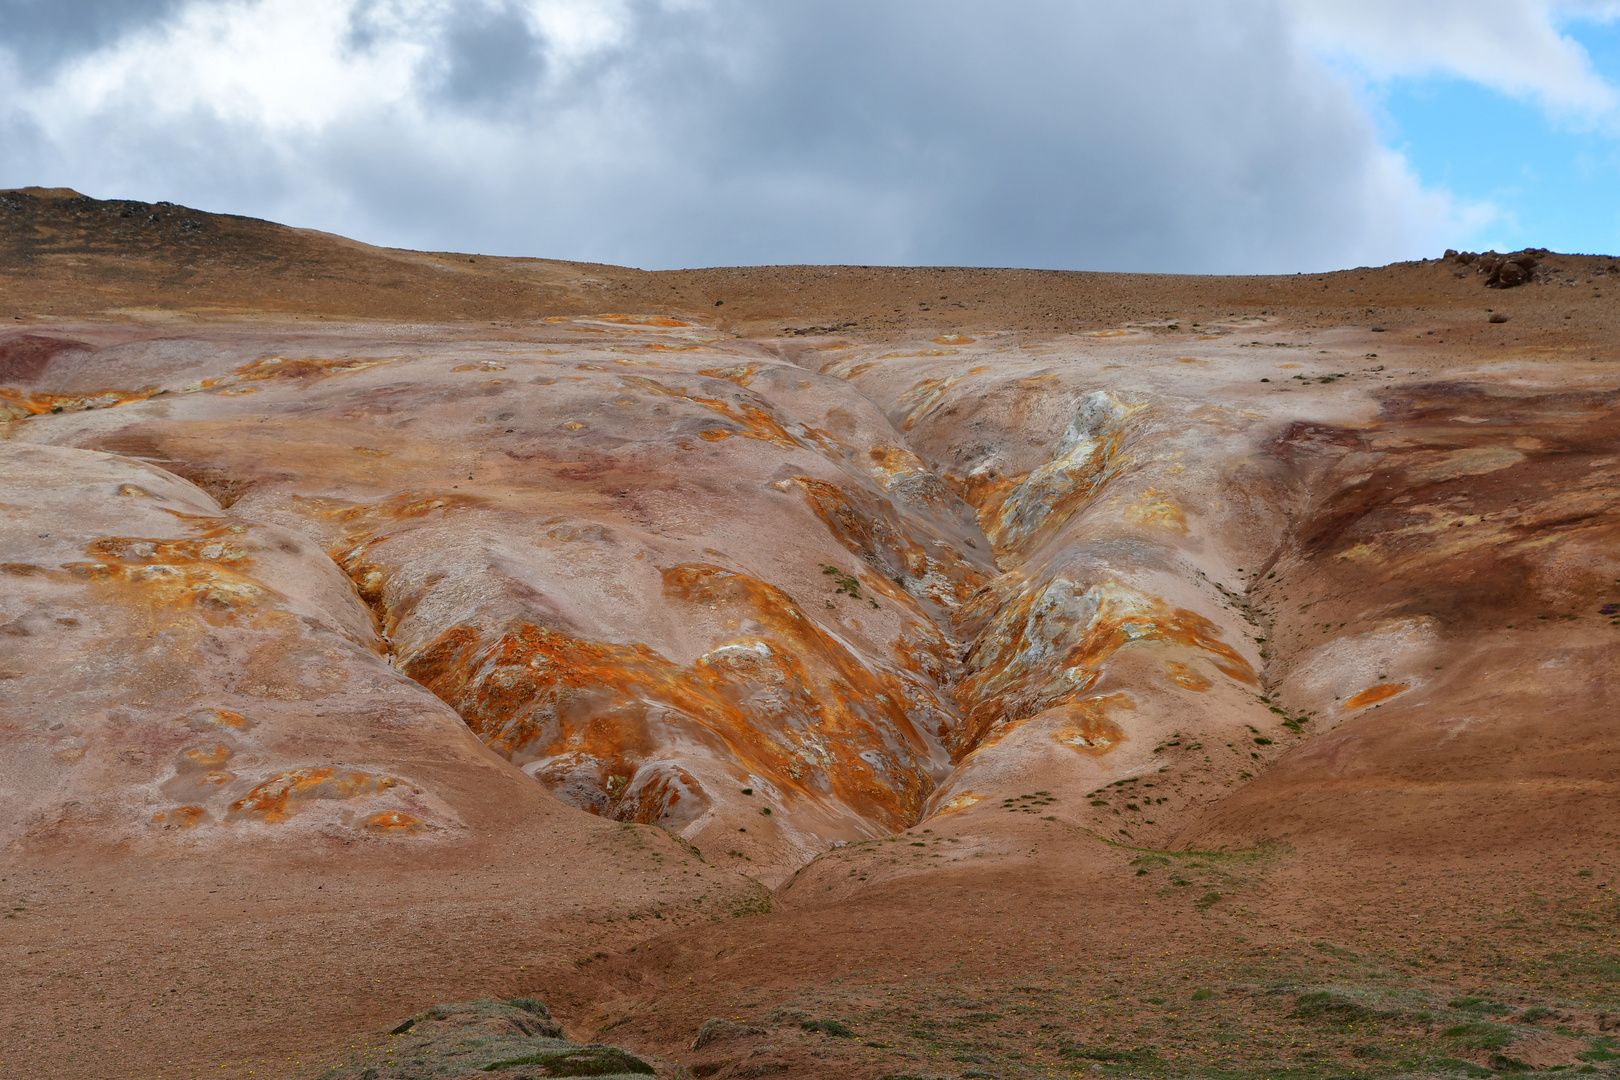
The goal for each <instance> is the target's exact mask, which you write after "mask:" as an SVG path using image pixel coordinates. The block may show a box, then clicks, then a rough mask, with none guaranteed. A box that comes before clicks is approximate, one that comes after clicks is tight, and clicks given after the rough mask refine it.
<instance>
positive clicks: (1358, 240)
mask: <svg viewBox="0 0 1620 1080" xmlns="http://www.w3.org/2000/svg"><path fill="white" fill-rule="evenodd" d="M5 2H6V0H0V4H4V3H5ZM1480 2H1481V3H1496V4H1498V5H1499V6H1501V7H1502V8H1503V9H1504V10H1506V9H1507V8H1509V7H1513V5H1510V4H1507V3H1506V0H1480ZM1366 3H1367V4H1368V5H1370V8H1369V10H1370V9H1371V8H1376V7H1377V0H1366ZM1360 8H1361V5H1358V7H1357V9H1356V10H1360ZM1414 8H1416V9H1419V15H1421V16H1423V17H1421V18H1418V19H1417V21H1416V25H1418V26H1419V27H1420V31H1419V32H1414V34H1412V35H1410V37H1409V39H1402V38H1401V37H1400V35H1398V34H1396V33H1394V31H1393V30H1391V29H1390V28H1391V27H1392V26H1393V25H1394V22H1393V20H1394V19H1395V9H1394V7H1393V6H1391V7H1390V8H1389V9H1388V10H1385V9H1383V8H1378V10H1377V11H1376V12H1374V14H1373V15H1367V16H1363V17H1359V18H1356V17H1352V16H1350V15H1346V14H1345V12H1347V11H1351V10H1352V9H1350V8H1349V7H1347V6H1335V5H1330V4H1328V3H1326V2H1325V0H1324V2H1321V3H1314V2H1307V0H1297V2H1296V3H1288V4H1281V3H1278V4H1267V3H1254V2H1244V0H1153V2H1143V3H1134V4H1129V5H1124V4H1121V5H1111V4H1098V5H1075V4H1073V3H1069V2H1066V0H1025V2H1023V3H1020V4H1016V5H998V6H996V7H994V8H991V7H990V6H989V5H984V4H980V3H975V2H971V0H932V2H928V0H888V2H885V3H879V4H872V3H869V2H855V0H817V2H810V0H797V2H787V0H783V2H775V3H772V4H769V5H759V4H749V3H746V2H744V0H604V2H598V3H591V2H586V0H228V2H218V0H215V2H205V0H194V2H192V3H189V4H183V5H181V6H179V7H177V8H176V7H173V6H172V5H171V6H167V7H165V6H158V7H154V8H153V9H152V10H153V12H154V13H153V15H152V17H151V19H150V20H149V21H147V22H145V23H144V24H140V25H137V26H134V27H133V28H131V29H128V30H125V31H122V32H121V33H120V34H119V35H118V36H116V37H115V38H113V39H112V40H110V41H107V42H92V43H89V44H86V45H84V46H83V47H81V48H79V50H78V51H77V52H74V53H71V54H69V55H67V56H66V58H65V59H63V60H62V61H61V62H60V63H57V64H55V65H54V66H52V67H50V68H49V69H48V70H46V71H44V72H43V73H39V72H30V71H25V70H24V68H23V67H22V66H20V65H19V64H13V65H10V66H9V67H8V66H7V65H6V64H5V62H4V56H3V55H0V138H8V139H9V144H10V146H11V148H12V149H11V152H10V153H9V154H8V155H7V156H6V158H5V159H4V160H0V184H26V183H48V184H52V185H56V184H65V185H69V186H75V187H79V188H81V189H82V190H88V191H91V192H92V193H96V194H101V195H104V196H126V195H127V196H135V197H146V198H153V199H156V198H165V199H171V200H173V201H177V202H185V203H190V204H192V205H199V206H202V207H205V208H208V209H216V210H225V211H231V212H238V213H253V214H258V215H261V216H265V217H271V218H276V219H279V220H286V221H289V222H292V223H295V224H300V225H309V226H314V227H318V228H323V229H329V230H332V231H335V232H341V233H346V234H349V235H355V236H358V237H360V238H362V239H367V240H371V241H373V242H379V243H388V244H399V245H405V246H419V247H434V248H455V249H463V250H483V251H490V252H502V253H514V254H517V253H521V254H537V255H548V256H555V257H563V258H582V259H598V260H604V261H617V262H627V263H631V264H636V265H646V266H674V265H713V264H720V263H750V262H801V261H803V262H834V261H836V262H924V263H962V264H977V265H1034V266H1054V267H1075V268H1092V269H1151V270H1188V271H1249V270H1274V271H1282V270H1296V269H1315V268H1323V267H1331V266H1337V265H1350V264H1356V263H1372V262H1381V261H1386V260H1389V259H1393V258H1401V257H1412V256H1415V255H1417V254H1432V253H1434V252H1435V251H1437V250H1439V248H1441V247H1444V246H1446V245H1447V244H1456V245H1461V244H1462V243H1464V242H1465V241H1466V240H1467V239H1468V237H1469V236H1470V234H1471V233H1472V232H1474V231H1477V229H1478V228H1480V227H1481V223H1482V221H1484V220H1486V219H1488V218H1489V217H1490V215H1491V213H1492V211H1491V209H1490V208H1489V207H1484V206H1467V207H1464V206H1458V205H1456V204H1455V203H1454V202H1453V201H1452V200H1451V199H1450V198H1449V197H1448V196H1447V195H1446V193H1444V192H1443V191H1434V190H1426V189H1425V188H1424V187H1423V186H1422V185H1421V184H1420V183H1419V182H1418V181H1417V179H1416V178H1415V177H1414V176H1413V175H1412V173H1411V171H1410V170H1409V169H1408V168H1407V167H1406V165H1405V163H1404V161H1403V160H1402V159H1401V158H1400V157H1399V155H1397V154H1395V153H1393V152H1392V151H1390V150H1388V149H1387V148H1384V147H1382V146H1380V145H1379V143H1378V140H1377V135H1376V132H1375V130H1374V127H1373V125H1372V123H1371V121H1370V120H1369V119H1368V117H1367V115H1366V113H1365V110H1364V108H1363V105H1362V103H1361V102H1360V101H1359V100H1358V99H1357V97H1356V95H1355V93H1354V91H1353V90H1352V89H1351V88H1350V87H1348V86H1347V85H1346V84H1345V83H1344V82H1343V80H1341V79H1339V78H1338V77H1337V76H1336V75H1335V73H1334V71H1333V70H1332V69H1331V68H1330V67H1329V66H1327V65H1326V64H1324V63H1323V61H1322V60H1321V59H1320V58H1319V53H1320V50H1322V49H1324V48H1328V47H1329V46H1330V45H1332V43H1334V42H1337V45H1335V46H1333V47H1335V48H1341V49H1344V50H1350V51H1352V52H1353V53H1354V55H1356V56H1357V57H1358V58H1359V60H1360V62H1362V63H1363V64H1366V65H1367V66H1368V67H1369V70H1375V71H1382V72H1398V71H1407V70H1414V71H1415V70H1419V68H1420V66H1421V65H1424V64H1426V65H1429V68H1432V69H1436V70H1438V69H1444V70H1447V71H1459V72H1462V71H1465V68H1466V70H1470V71H1471V70H1474V69H1476V68H1479V69H1481V70H1484V69H1485V68H1489V69H1490V70H1493V71H1497V72H1498V73H1499V74H1498V75H1496V76H1493V77H1500V78H1507V76H1504V75H1500V72H1501V71H1505V70H1508V68H1506V67H1504V66H1503V64H1504V63H1505V61H1501V62H1498V61H1499V60H1500V57H1499V53H1500V50H1501V47H1502V44H1503V43H1502V40H1501V35H1500V34H1498V33H1496V31H1494V30H1493V31H1492V32H1491V33H1484V32H1483V31H1482V32H1481V33H1480V34H1479V35H1476V36H1478V37H1479V41H1474V42H1473V43H1472V44H1470V43H1469V42H1470V41H1472V39H1467V40H1464V38H1466V35H1464V36H1463V37H1458V36H1457V35H1456V34H1452V33H1450V32H1449V31H1448V30H1447V28H1448V27H1450V28H1451V29H1452V30H1456V28H1457V26H1458V25H1460V24H1459V23H1458V21H1457V19H1456V18H1453V17H1452V16H1450V15H1446V14H1445V13H1446V12H1447V11H1451V10H1452V9H1451V7H1450V6H1448V5H1438V4H1433V5H1428V6H1427V7H1426V6H1425V5H1423V4H1421V3H1408V4H1407V5H1405V7H1404V8H1402V9H1401V10H1402V11H1404V12H1406V13H1407V14H1408V15H1409V16H1410V15H1411V13H1412V11H1413V9H1414ZM1442 8H1444V10H1442ZM1516 10H1518V12H1519V14H1520V15H1524V18H1527V19H1530V23H1529V24H1526V25H1531V26H1532V29H1534V27H1535V26H1541V27H1543V28H1544V29H1546V32H1547V33H1549V34H1551V35H1552V37H1551V38H1550V39H1548V41H1550V42H1551V43H1550V44H1547V43H1546V42H1545V41H1542V39H1541V38H1534V37H1533V35H1532V36H1530V37H1525V38H1523V39H1522V40H1523V41H1531V40H1534V41H1537V42H1542V44H1541V45H1538V46H1537V48H1543V46H1544V48H1543V52H1541V53H1536V54H1535V56H1536V57H1540V58H1541V59H1540V60H1536V59H1535V58H1534V57H1532V58H1531V59H1529V60H1526V59H1524V58H1522V57H1521V58H1519V60H1516V61H1515V63H1518V65H1519V66H1518V67H1515V68H1513V69H1512V70H1514V71H1520V70H1523V71H1526V72H1528V71H1529V70H1530V69H1531V68H1533V67H1535V66H1536V64H1538V63H1540V62H1541V61H1542V60H1545V59H1546V58H1547V57H1554V58H1556V57H1558V56H1562V55H1564V54H1562V53H1559V52H1558V50H1559V49H1561V48H1564V47H1565V46H1564V45H1563V44H1561V42H1562V40H1563V39H1561V38H1559V37H1558V35H1557V33H1556V31H1555V30H1553V29H1550V28H1551V27H1552V25H1553V24H1552V23H1551V22H1550V21H1548V20H1550V19H1551V17H1552V16H1551V15H1548V14H1547V12H1546V11H1545V10H1543V9H1542V8H1538V7H1535V6H1534V5H1531V4H1520V5H1518V6H1517V9H1516ZM1594 10H1596V9H1595V8H1594ZM1526 12H1528V13H1529V14H1528V15H1525V14H1524V13H1526ZM1537 12H1540V13H1541V14H1540V15H1537V14H1536V13H1537ZM1425 13H1427V14H1425ZM1436 13H1438V14H1436ZM1599 13H1600V14H1601V12H1599ZM1374 16H1376V17H1374ZM1442 16H1445V17H1442ZM1538 18H1539V19H1541V22H1540V23H1536V21H1535V20H1536V19H1538ZM1448 20H1450V21H1448ZM1522 21H1523V20H1521V22H1522ZM4 25H5V24H4V23H0V45H4V44H6V43H7V31H6V30H5V29H4ZM1514 25H1518V24H1514ZM1544 36H1545V35H1544ZM1421 41H1428V42H1430V44H1429V45H1426V46H1424V45H1421ZM1413 42H1419V44H1414V43H1413ZM1459 42H1461V44H1459ZM1493 49H1495V50H1497V52H1492V51H1491V50H1493ZM1425 50H1426V51H1425ZM1549 50H1550V51H1549ZM1526 51H1530V50H1526ZM1437 57H1438V59H1436V58H1437ZM1482 58H1483V59H1482ZM1493 58H1497V59H1493ZM1521 61H1522V62H1521ZM1532 61H1534V62H1532ZM1493 64H1494V65H1495V66H1494V67H1492V65H1493ZM1466 65H1473V67H1466ZM1481 65H1483V67H1482V66H1481ZM1565 68H1566V69H1567V70H1568V71H1574V72H1575V74H1573V75H1569V76H1568V78H1567V80H1566V83H1567V85H1566V83H1559V82H1558V81H1557V80H1556V79H1553V78H1551V77H1550V76H1545V75H1544V76H1543V77H1542V81H1541V82H1540V83H1536V84H1534V85H1532V84H1530V83H1528V82H1526V83H1525V84H1524V87H1525V89H1522V90H1521V91H1516V92H1524V93H1533V94H1539V95H1541V96H1542V97H1543V98H1544V99H1545V100H1547V101H1548V102H1551V103H1554V104H1557V105H1558V106H1559V107H1562V108H1569V109H1586V110H1588V111H1591V110H1601V109H1603V108H1609V107H1611V106H1609V105H1606V104H1604V101H1605V99H1604V98H1603V97H1602V91H1603V89H1604V87H1603V84H1601V81H1598V82H1597V83H1593V82H1592V81H1591V80H1592V79H1595V78H1596V77H1595V76H1590V69H1589V67H1588V68H1586V69H1578V68H1570V66H1569V65H1568V64H1566V65H1565ZM1425 70H1427V69H1425ZM1582 70H1584V71H1586V73H1587V76H1590V78H1587V77H1586V76H1582V75H1581V74H1580V72H1581V71H1582ZM1467 77H1474V76H1472V75H1469V76H1467ZM1513 77H1514V78H1519V77H1520V76H1517V75H1515V76H1513ZM1523 78H1526V79H1528V78H1529V76H1528V75H1524V76H1523ZM1583 79H1585V80H1586V81H1583ZM1493 85H1495V84H1493ZM1502 85H1504V86H1506V85H1508V84H1507V83H1503V84H1502ZM1512 85H1515V86H1517V85H1519V84H1516V83H1515V84H1512Z"/></svg>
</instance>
